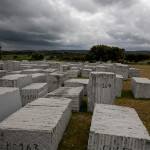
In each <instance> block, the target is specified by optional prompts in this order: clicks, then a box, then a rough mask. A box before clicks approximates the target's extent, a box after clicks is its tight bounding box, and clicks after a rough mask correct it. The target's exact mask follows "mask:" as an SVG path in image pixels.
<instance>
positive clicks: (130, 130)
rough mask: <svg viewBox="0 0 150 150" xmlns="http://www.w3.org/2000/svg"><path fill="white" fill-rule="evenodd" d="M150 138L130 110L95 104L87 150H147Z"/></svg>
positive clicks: (133, 111) (136, 115)
mask: <svg viewBox="0 0 150 150" xmlns="http://www.w3.org/2000/svg"><path fill="white" fill-rule="evenodd" d="M149 143H150V137H149V134H148V132H147V130H146V128H145V127H144V125H143V123H142V122H141V120H140V119H139V117H138V114H137V113H136V112H135V110H134V109H132V108H127V107H121V106H114V105H104V104H96V105H95V109H94V113H93V117H92V123H91V128H90V134H89V141H88V150H93V149H96V150H110V149H111V150H117V149H120V150H149V149H150V145H149Z"/></svg>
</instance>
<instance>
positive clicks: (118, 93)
mask: <svg viewBox="0 0 150 150" xmlns="http://www.w3.org/2000/svg"><path fill="white" fill-rule="evenodd" d="M122 86H123V76H122V75H118V74H116V78H115V96H116V97H121V93H122Z"/></svg>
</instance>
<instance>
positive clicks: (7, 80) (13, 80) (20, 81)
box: [0, 74, 32, 88]
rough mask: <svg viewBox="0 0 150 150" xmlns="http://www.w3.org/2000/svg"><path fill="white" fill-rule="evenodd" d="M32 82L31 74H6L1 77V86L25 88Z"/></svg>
mask: <svg viewBox="0 0 150 150" xmlns="http://www.w3.org/2000/svg"><path fill="white" fill-rule="evenodd" d="M31 83H32V77H31V75H26V74H14V75H6V76H4V77H2V78H0V86H1V87H19V88H23V87H25V86H27V85H29V84H31Z"/></svg>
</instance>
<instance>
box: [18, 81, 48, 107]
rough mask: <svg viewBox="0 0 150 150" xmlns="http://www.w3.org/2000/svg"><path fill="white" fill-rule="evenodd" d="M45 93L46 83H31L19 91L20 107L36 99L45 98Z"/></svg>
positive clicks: (46, 91)
mask: <svg viewBox="0 0 150 150" xmlns="http://www.w3.org/2000/svg"><path fill="white" fill-rule="evenodd" d="M47 93H48V90H47V83H32V84H30V85H28V86H26V87H24V88H22V89H21V90H20V95H21V101H22V106H25V105H26V104H28V103H30V102H32V101H33V100H35V99H37V98H40V97H45V96H46V95H47Z"/></svg>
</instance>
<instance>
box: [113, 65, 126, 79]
mask: <svg viewBox="0 0 150 150" xmlns="http://www.w3.org/2000/svg"><path fill="white" fill-rule="evenodd" d="M114 66H115V68H114V72H115V73H116V74H119V75H122V76H123V80H127V79H128V76H129V66H128V65H123V64H119V63H116V64H114Z"/></svg>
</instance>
